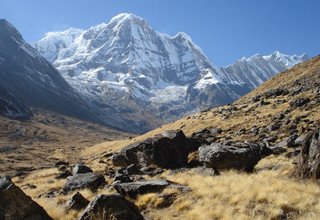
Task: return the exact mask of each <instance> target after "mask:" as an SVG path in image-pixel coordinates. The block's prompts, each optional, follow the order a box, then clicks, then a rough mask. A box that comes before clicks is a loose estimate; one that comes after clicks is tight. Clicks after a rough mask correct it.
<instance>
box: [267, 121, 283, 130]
mask: <svg viewBox="0 0 320 220" xmlns="http://www.w3.org/2000/svg"><path fill="white" fill-rule="evenodd" d="M280 127H281V124H279V123H274V124H272V125H271V126H270V127H269V131H276V130H279V128H280Z"/></svg>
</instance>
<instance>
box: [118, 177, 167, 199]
mask: <svg viewBox="0 0 320 220" xmlns="http://www.w3.org/2000/svg"><path fill="white" fill-rule="evenodd" d="M169 184H170V183H169V182H168V181H166V180H146V181H136V182H131V183H120V184H116V185H114V188H115V190H117V192H118V193H120V194H121V195H123V196H129V197H130V198H136V197H137V195H142V194H147V193H158V192H161V191H162V190H163V189H164V188H166V187H167V186H169Z"/></svg>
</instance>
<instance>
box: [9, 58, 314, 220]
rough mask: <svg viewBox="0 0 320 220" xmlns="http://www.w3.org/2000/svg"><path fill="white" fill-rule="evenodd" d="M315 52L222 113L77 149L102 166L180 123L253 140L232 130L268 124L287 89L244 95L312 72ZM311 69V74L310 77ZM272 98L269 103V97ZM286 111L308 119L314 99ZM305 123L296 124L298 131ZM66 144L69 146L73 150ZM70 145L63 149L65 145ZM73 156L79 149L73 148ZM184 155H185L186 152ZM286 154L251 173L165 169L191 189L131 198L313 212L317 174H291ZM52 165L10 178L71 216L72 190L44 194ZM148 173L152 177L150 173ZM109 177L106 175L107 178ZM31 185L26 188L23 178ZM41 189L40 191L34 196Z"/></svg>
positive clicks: (53, 210)
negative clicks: (262, 97)
mask: <svg viewBox="0 0 320 220" xmlns="http://www.w3.org/2000/svg"><path fill="white" fill-rule="evenodd" d="M319 69H320V57H317V58H314V59H312V60H311V61H309V62H307V63H304V64H300V65H298V66H297V67H294V68H293V69H292V70H289V71H286V72H284V73H281V74H279V75H278V76H276V77H274V78H273V79H272V80H270V81H268V82H266V83H264V84H262V86H261V87H259V88H258V89H257V90H255V91H253V92H252V93H250V94H248V95H246V96H244V97H243V98H241V99H240V100H239V101H237V102H236V103H234V106H237V107H238V109H239V110H238V111H234V112H232V114H230V115H229V116H227V117H226V116H225V115H223V114H221V113H220V111H221V110H223V109H228V108H229V107H228V106H222V107H219V108H215V109H212V110H209V111H206V112H201V113H197V114H194V115H192V116H189V117H186V118H183V119H181V120H178V121H175V122H172V123H169V124H167V125H164V126H162V127H160V128H157V129H155V130H153V131H150V132H148V133H146V134H144V135H141V136H138V137H135V138H133V139H123V140H116V141H107V142H103V143H100V144H97V145H94V146H92V147H88V148H86V149H83V150H82V152H81V157H83V159H84V160H85V161H86V162H87V164H88V165H89V166H90V167H91V168H93V170H94V171H95V172H101V173H103V172H104V171H105V170H106V169H108V167H112V164H111V163H110V161H108V160H107V159H106V158H103V161H102V162H101V160H102V155H103V154H105V153H109V152H115V151H118V150H120V149H121V148H123V147H125V146H127V145H128V144H131V143H134V142H138V141H142V140H144V139H146V138H149V137H152V136H154V135H156V134H159V133H162V132H163V131H165V130H175V129H182V130H183V131H184V132H185V134H186V135H191V134H192V133H193V132H195V131H197V130H199V129H202V128H208V127H217V128H221V129H222V130H223V133H222V134H221V137H226V136H229V137H231V138H232V139H234V140H242V141H245V140H255V138H256V137H255V136H252V135H250V134H245V135H239V134H236V132H237V131H238V130H240V129H241V128H246V129H251V128H252V127H253V126H254V125H256V126H268V125H270V123H272V122H273V117H274V116H275V115H277V114H279V113H280V112H283V111H285V110H287V109H288V108H289V104H288V102H289V101H291V100H292V97H289V96H282V97H278V98H271V99H269V100H268V101H270V102H271V104H270V105H266V106H258V105H257V104H256V103H252V101H251V98H252V97H253V96H255V95H257V94H259V93H263V92H265V91H267V90H268V89H271V88H278V87H290V85H291V84H292V83H294V82H295V80H297V79H301V78H304V77H311V78H312V77H313V78H314V79H318V78H319V72H318V70H319ZM317 77H318V78H317ZM313 95H314V94H313V92H312V91H305V92H303V93H301V94H299V95H298V96H295V97H294V98H298V97H310V98H311V99H312V98H313ZM277 99H285V100H287V102H285V103H282V104H276V101H277ZM273 104H275V105H273ZM290 115H291V118H295V117H297V116H302V115H307V118H308V119H309V120H312V121H315V122H320V107H319V106H314V107H312V108H299V109H296V110H293V111H291V112H290ZM304 126H306V127H307V126H308V125H307V124H306V123H304V122H303V123H300V124H299V125H298V131H301V130H302V129H303V127H304ZM271 135H277V136H278V137H279V139H282V138H283V137H284V136H287V135H288V133H287V131H286V130H285V128H282V127H281V128H280V130H279V131H277V132H276V133H275V132H274V133H271ZM70 152H73V151H72V150H71V151H70ZM70 152H69V153H70ZM59 155H60V156H61V157H62V158H66V157H67V155H69V154H64V152H63V151H62V152H61V154H59ZM73 156H79V155H73ZM190 159H191V157H190ZM292 162H293V161H292V159H288V158H286V157H284V156H269V157H267V158H265V159H263V160H261V161H260V162H259V164H258V165H257V166H256V167H255V171H254V173H251V174H246V173H241V172H236V171H227V172H222V174H221V175H220V176H207V175H201V174H200V173H197V172H196V171H195V170H189V171H187V172H182V173H177V174H170V172H169V171H166V172H165V173H163V174H162V175H161V176H160V177H162V178H166V179H169V180H171V181H174V182H177V183H180V184H185V185H187V186H189V187H190V188H191V189H192V191H191V192H188V193H180V192H177V191H175V190H173V191H172V189H166V190H165V191H164V192H163V193H162V195H168V194H172V195H174V196H175V197H174V198H175V199H174V201H173V204H172V205H170V206H169V207H165V206H164V204H165V202H166V201H165V200H164V198H165V197H162V196H160V197H159V195H158V194H155V193H151V194H146V195H141V196H140V197H138V198H137V199H136V200H135V201H134V202H135V203H136V204H137V205H138V207H139V208H140V209H141V210H143V212H144V213H145V215H146V217H147V218H148V219H200V220H201V219H219V220H220V219H222V220H224V219H272V220H276V219H281V218H280V216H284V215H286V217H287V218H288V219H320V187H319V184H318V183H316V182H312V181H309V180H298V179H295V178H293V177H292V173H293V170H294V169H295V166H294V165H293V163H292ZM56 173H57V170H56V169H45V170H40V171H37V172H33V173H32V174H31V175H29V176H27V177H25V178H22V179H21V178H15V179H14V182H16V183H17V185H18V186H20V187H22V188H23V190H24V191H25V192H26V193H27V194H28V195H30V196H31V197H32V198H33V199H34V200H35V201H37V202H38V203H39V204H41V205H42V206H43V207H44V208H45V209H46V210H47V211H48V212H49V214H50V215H51V216H52V217H53V218H54V219H76V218H77V217H78V216H79V215H80V214H81V212H79V213H75V212H71V213H68V214H65V210H64V209H65V207H64V205H65V203H66V201H67V200H68V199H69V198H70V197H71V196H72V195H73V193H70V194H68V195H57V196H55V197H53V198H50V199H47V198H44V196H43V195H44V194H45V193H47V192H48V190H50V189H61V188H62V186H63V184H64V182H65V180H56V179H54V176H55V175H56ZM153 178H159V176H158V177H153ZM106 179H107V181H108V182H109V183H111V182H112V180H111V179H108V178H106ZM28 184H29V185H30V184H31V185H35V186H36V187H37V188H35V189H34V188H30V187H27V185H28ZM79 192H80V193H81V194H82V195H83V196H84V197H86V198H87V199H89V200H92V199H93V198H94V197H95V196H96V195H97V194H108V193H113V192H114V190H113V189H111V188H103V189H100V190H99V191H98V192H97V193H92V192H91V191H89V190H80V191H79ZM39 195H40V197H39Z"/></svg>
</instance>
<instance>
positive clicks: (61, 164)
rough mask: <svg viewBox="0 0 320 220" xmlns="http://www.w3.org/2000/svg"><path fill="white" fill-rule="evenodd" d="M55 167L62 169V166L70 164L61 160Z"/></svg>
mask: <svg viewBox="0 0 320 220" xmlns="http://www.w3.org/2000/svg"><path fill="white" fill-rule="evenodd" d="M55 166H56V167H60V166H69V163H68V162H65V161H62V160H60V161H58V162H56V163H55Z"/></svg>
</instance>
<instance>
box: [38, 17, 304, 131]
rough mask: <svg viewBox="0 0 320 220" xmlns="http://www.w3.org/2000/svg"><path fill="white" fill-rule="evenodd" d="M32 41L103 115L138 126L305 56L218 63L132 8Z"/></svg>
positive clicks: (236, 91)
mask: <svg viewBox="0 0 320 220" xmlns="http://www.w3.org/2000/svg"><path fill="white" fill-rule="evenodd" d="M33 46H34V47H35V48H36V50H37V51H38V52H40V53H41V54H42V55H43V56H44V57H46V58H47V59H48V60H49V61H51V62H53V64H54V66H55V67H56V68H57V69H58V70H59V71H60V72H61V73H62V75H63V76H64V78H65V79H66V80H67V81H68V82H69V83H70V84H71V85H72V86H73V87H74V88H75V89H77V90H78V91H80V92H81V93H82V94H84V96H85V97H87V100H88V101H89V102H90V103H91V105H92V106H94V107H95V108H97V109H99V111H100V112H101V113H102V114H103V112H105V111H106V110H107V109H116V110H117V113H118V114H119V115H121V117H125V118H127V119H131V120H132V121H135V122H136V124H137V127H141V126H142V127H143V126H144V123H145V121H138V122H137V121H136V118H141V117H148V118H149V119H153V117H152V116H153V115H155V116H158V117H160V118H162V119H164V120H171V119H174V118H177V117H181V116H183V115H185V114H188V113H190V112H193V111H197V110H200V109H203V108H208V107H213V106H217V105H221V104H226V103H229V102H232V101H234V100H236V99H237V98H239V97H240V96H241V95H243V94H245V93H247V92H249V91H250V90H252V89H253V88H255V87H257V86H258V85H259V84H261V83H262V82H263V81H265V80H266V79H268V78H270V77H271V76H273V75H275V74H277V73H278V72H280V71H283V70H286V69H288V68H290V67H291V66H293V65H294V64H296V63H299V62H301V61H303V60H305V59H306V58H307V57H306V56H305V55H303V56H288V55H284V54H281V53H279V52H275V53H273V54H271V55H269V56H260V55H255V56H253V57H250V58H248V59H247V58H243V59H241V60H240V61H237V62H236V63H235V64H233V65H230V66H228V67H226V68H218V67H216V66H214V65H213V64H212V62H211V61H210V60H209V59H208V57H207V56H206V55H205V54H204V53H203V51H202V50H201V48H200V47H199V46H197V45H196V44H195V43H194V42H193V41H192V40H191V38H190V37H189V36H188V35H187V34H185V33H182V32H181V33H178V34H177V35H176V36H168V35H166V34H163V33H159V32H157V31H155V30H153V29H152V28H151V27H150V25H149V24H148V23H147V22H146V21H145V20H144V19H142V18H140V17H138V16H135V15H133V14H127V13H124V14H120V15H118V16H116V17H114V18H112V19H111V21H110V22H108V23H102V24H99V25H97V26H94V27H91V28H89V29H88V30H81V29H74V28H72V29H69V30H65V31H61V32H49V33H47V34H46V35H45V36H44V37H43V38H42V39H41V40H39V41H38V42H36V43H34V44H33ZM141 109H143V111H142V110H141ZM138 115H139V116H138Z"/></svg>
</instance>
